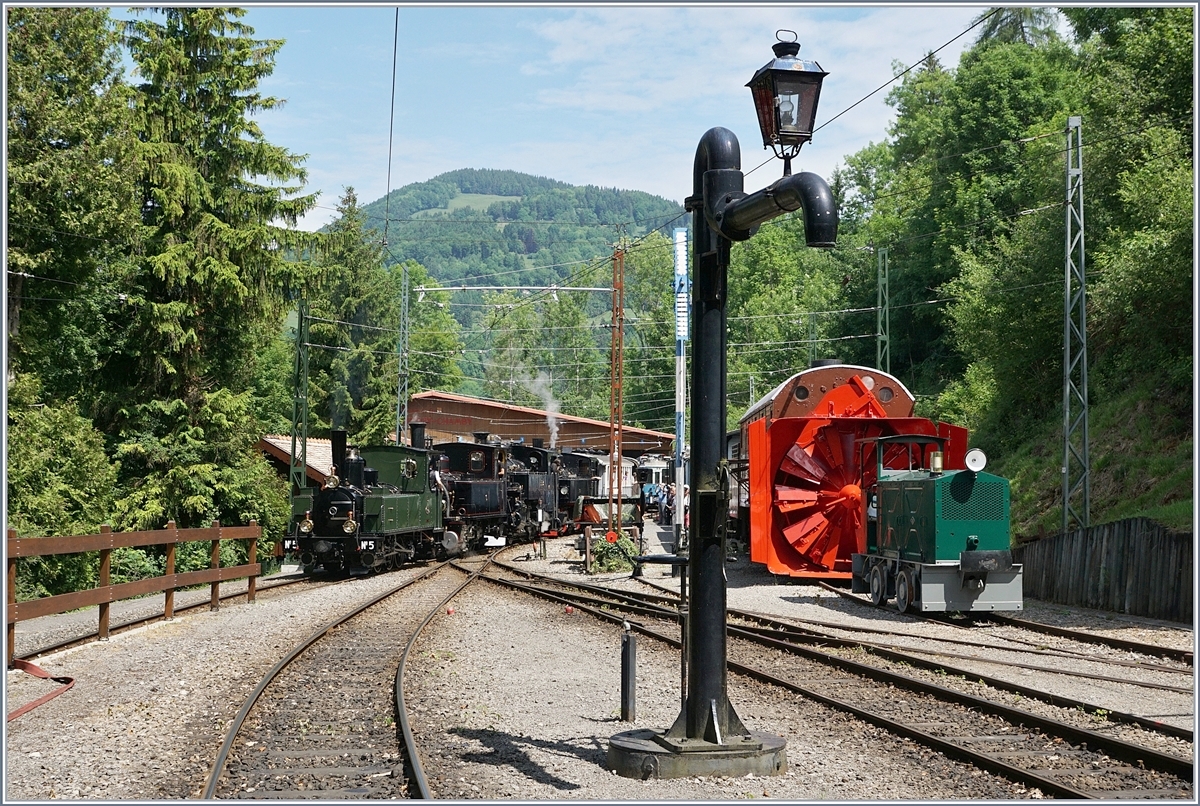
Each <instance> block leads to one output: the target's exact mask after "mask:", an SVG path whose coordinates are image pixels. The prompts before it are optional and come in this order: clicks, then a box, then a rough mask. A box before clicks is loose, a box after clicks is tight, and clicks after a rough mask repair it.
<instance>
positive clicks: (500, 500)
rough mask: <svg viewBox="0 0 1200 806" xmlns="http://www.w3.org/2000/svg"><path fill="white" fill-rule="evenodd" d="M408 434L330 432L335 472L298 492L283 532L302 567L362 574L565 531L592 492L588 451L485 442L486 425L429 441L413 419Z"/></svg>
mask: <svg viewBox="0 0 1200 806" xmlns="http://www.w3.org/2000/svg"><path fill="white" fill-rule="evenodd" d="M411 436H412V445H413V446H417V447H407V446H397V445H386V446H377V447H349V446H347V442H346V432H344V431H334V432H333V433H332V434H331V443H332V448H333V462H334V467H333V469H332V470H333V472H331V473H330V475H329V476H327V477H326V478H325V481H324V484H323V485H322V486H321V487H320V488H319V489H316V490H313V489H306V490H304V491H301V492H300V493H299V494H298V495H297V496H296V498H295V499H294V501H293V505H292V525H291V528H290V529H289V533H288V536H287V537H286V538H285V540H284V550H285V552H287V553H288V554H291V555H293V556H295V557H297V558H298V559H299V561H300V563H301V564H302V565H303V566H304V568H305V570H306V572H311V571H315V570H318V569H322V570H325V571H328V572H338V573H340V572H344V573H348V574H352V575H361V574H369V573H374V572H378V571H385V570H391V569H393V568H396V567H398V566H399V565H401V564H404V563H408V562H420V561H425V560H434V559H445V558H448V557H453V556H457V555H459V554H462V553H463V552H465V551H467V550H480V549H483V548H486V547H487V546H489V545H500V544H503V543H518V542H527V541H531V540H536V539H537V538H538V537H541V536H546V535H557V534H567V533H569V532H571V531H573V530H574V529H575V528H577V527H578V523H577V521H578V519H579V516H578V512H579V510H580V509H581V508H580V507H579V506H578V503H579V502H580V500H581V499H585V498H587V497H590V496H595V495H597V494H598V493H599V487H600V479H599V474H600V468H599V462H598V460H597V459H596V458H595V457H592V456H587V455H582V454H572V453H569V452H568V453H558V452H556V451H552V450H548V449H546V448H543V447H542V446H541V445H540V444H538V443H539V442H540V441H537V442H535V444H534V445H532V446H527V445H524V444H523V443H507V444H497V443H492V442H489V441H488V439H487V437H488V435H487V433H486V432H478V433H476V434H474V435H473V436H474V438H475V441H474V442H444V443H439V444H437V445H428V444H427V441H426V439H425V427H424V426H423V425H421V424H419V423H414V424H413V425H412V435H411Z"/></svg>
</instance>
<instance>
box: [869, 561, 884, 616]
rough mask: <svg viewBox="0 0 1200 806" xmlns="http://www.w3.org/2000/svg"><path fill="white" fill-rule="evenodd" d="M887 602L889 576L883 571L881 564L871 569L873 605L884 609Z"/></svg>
mask: <svg viewBox="0 0 1200 806" xmlns="http://www.w3.org/2000/svg"><path fill="white" fill-rule="evenodd" d="M886 601H887V576H886V574H885V572H884V570H883V564H882V563H880V564H879V565H876V566H874V567H873V568H872V569H871V604H873V605H875V606H876V607H882V606H883V603H884V602H886Z"/></svg>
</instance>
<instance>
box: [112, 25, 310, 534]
mask: <svg viewBox="0 0 1200 806" xmlns="http://www.w3.org/2000/svg"><path fill="white" fill-rule="evenodd" d="M161 13H162V14H163V15H164V17H165V19H164V20H163V21H162V22H155V21H150V20H137V21H133V22H129V23H126V24H125V26H124V35H125V42H126V44H127V46H128V47H129V50H130V55H131V56H132V59H133V62H134V64H135V65H136V70H137V73H138V75H139V76H141V78H142V83H141V84H140V85H139V86H138V87H137V91H136V96H135V103H134V114H135V116H136V120H135V125H136V130H137V132H138V135H139V137H140V139H141V141H142V152H143V155H144V166H145V168H144V170H143V172H142V175H141V177H140V180H139V189H140V211H141V218H142V220H141V228H140V233H139V236H140V241H141V243H140V253H139V255H138V265H137V277H136V288H135V290H134V291H132V292H131V293H130V309H131V311H132V313H131V315H130V322H129V327H128V333H127V341H126V347H125V350H124V351H123V353H122V354H121V355H119V356H116V357H114V360H113V361H112V362H110V367H109V372H108V373H107V377H108V378H110V379H115V382H116V383H115V384H114V385H110V388H109V390H108V392H109V400H110V405H109V408H108V410H107V411H106V414H107V415H108V416H110V417H111V418H112V419H113V420H114V421H115V422H114V424H115V426H116V428H117V429H118V430H119V433H120V442H119V447H118V450H117V456H118V457H119V458H120V459H121V460H122V476H123V478H124V481H125V484H126V490H127V494H126V495H125V496H124V498H123V499H122V500H121V501H120V502H119V503H118V510H119V512H120V513H121V518H122V519H123V525H129V526H133V527H135V528H148V527H151V526H157V525H161V524H162V523H163V522H165V521H166V520H167V519H169V518H174V519H175V520H176V522H177V523H179V525H180V526H192V525H196V524H201V523H206V522H208V521H210V520H214V519H218V518H219V519H223V520H225V521H226V522H242V523H244V522H246V521H247V520H249V519H250V518H256V519H257V520H258V522H259V523H260V524H263V525H264V527H265V528H266V530H267V532H268V533H272V532H275V533H277V531H278V530H279V529H280V528H281V526H282V524H283V522H284V521H286V517H287V513H286V506H287V503H286V495H285V491H284V489H283V484H282V483H281V482H278V483H277V480H273V475H272V474H271V472H270V470H269V469H268V468H267V465H266V464H265V462H264V460H263V459H262V457H261V456H259V455H256V454H255V453H254V452H253V451H252V446H253V444H254V441H255V440H256V439H257V438H258V437H259V436H260V434H258V433H257V432H258V428H257V424H256V423H255V419H254V401H253V394H252V392H251V391H250V387H251V384H252V383H253V381H254V378H255V377H256V375H257V372H256V356H258V355H259V354H260V353H262V352H263V349H262V348H263V346H264V345H265V344H267V343H268V342H269V340H271V339H274V338H276V337H277V335H278V332H279V324H280V319H281V316H282V313H283V307H284V299H285V296H286V290H287V288H288V286H289V285H290V284H296V283H299V282H301V281H302V279H303V278H302V277H301V276H300V275H301V272H300V271H299V269H298V267H297V266H296V264H293V263H290V262H289V261H288V260H287V256H288V255H291V254H295V253H296V251H297V250H299V249H303V248H306V247H311V246H312V245H313V243H314V242H315V239H313V238H306V237H303V236H302V235H301V234H298V233H296V232H295V231H294V230H293V229H291V227H294V225H295V223H296V221H297V219H298V218H299V216H301V215H302V214H304V213H305V212H306V211H308V210H310V209H311V208H312V206H313V205H314V204H315V196H314V195H307V196H297V195H296V194H297V193H298V192H299V191H300V189H301V186H302V184H303V182H304V180H305V172H304V170H303V168H302V167H301V161H302V158H301V157H299V156H297V155H295V154H292V153H291V152H289V151H287V150H286V149H284V148H282V147H279V146H275V145H272V144H271V143H269V142H267V141H266V140H265V138H264V137H263V135H262V132H261V130H260V129H259V127H258V125H257V124H256V123H255V122H254V121H253V119H252V116H253V115H254V114H256V113H260V112H263V111H267V110H270V109H272V108H274V107H276V106H278V105H279V103H280V102H279V101H278V100H277V99H275V98H271V97H266V96H264V95H262V94H261V93H259V91H258V84H259V82H260V81H261V80H262V79H263V78H265V77H266V76H268V75H270V73H271V71H272V70H273V68H274V57H275V54H276V53H277V52H278V50H279V48H280V47H281V46H282V44H283V43H282V41H278V40H270V41H261V40H256V39H254V38H253V33H254V32H253V29H251V28H250V27H249V26H246V25H243V24H242V23H240V22H238V19H239V18H240V17H241V16H243V15H244V13H245V12H244V11H242V10H240V9H230V8H215V9H214V8H171V9H164V10H162V12H161Z"/></svg>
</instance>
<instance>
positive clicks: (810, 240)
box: [713, 172, 838, 248]
mask: <svg viewBox="0 0 1200 806" xmlns="http://www.w3.org/2000/svg"><path fill="white" fill-rule="evenodd" d="M717 202H718V204H719V203H720V200H717ZM800 209H803V211H804V239H805V242H806V243H807V244H808V245H809V246H818V247H826V248H828V247H832V246H836V245H837V228H838V214H837V203H836V202H835V201H834V199H833V192H832V191H831V190H830V189H829V185H828V184H826V182H825V180H824V179H822V178H821V177H820V176H817V175H816V174H814V173H807V172H806V173H800V174H796V175H795V176H785V177H783V178H782V179H780V180H779V181H778V182H776V183H775V184H773V185H770V186H769V187H765V188H763V189H762V190H760V191H758V192H756V193H751V194H750V195H749V196H743V197H741V198H735V199H732V200H731V201H729V202H728V203H727V204H724V205H723V206H720V207H719V208H718V209H717V210H714V211H713V218H714V220H715V221H716V222H718V223H719V228H720V231H721V234H722V235H724V236H725V237H727V238H729V239H730V240H745V239H746V238H749V237H750V235H751V234H753V233H754V231H755V230H756V229H757V228H758V225H759V224H762V223H764V222H766V221H770V220H771V219H772V218H775V217H777V216H779V215H782V214H783V213H790V212H792V211H793V210H800Z"/></svg>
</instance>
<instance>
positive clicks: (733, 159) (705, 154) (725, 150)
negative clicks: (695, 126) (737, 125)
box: [688, 126, 742, 210]
mask: <svg viewBox="0 0 1200 806" xmlns="http://www.w3.org/2000/svg"><path fill="white" fill-rule="evenodd" d="M726 169H729V170H734V171H740V170H741V169H742V147H741V146H740V145H739V144H738V139H737V135H735V134H734V133H733V132H731V131H729V129H726V128H725V127H724V126H714V127H713V128H711V129H709V130H708V131H706V132H705V133H704V136H703V137H701V138H700V144H699V145H697V146H696V160H695V162H694V163H693V164H692V198H693V199H695V200H696V202H698V203H700V202H701V199H702V197H703V195H704V172H705V171H716V170H726ZM689 201H691V200H689ZM688 209H689V210H690V209H692V208H691V207H690V206H689V207H688Z"/></svg>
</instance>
